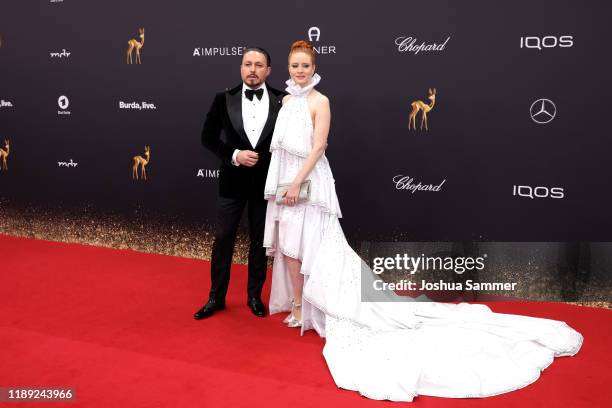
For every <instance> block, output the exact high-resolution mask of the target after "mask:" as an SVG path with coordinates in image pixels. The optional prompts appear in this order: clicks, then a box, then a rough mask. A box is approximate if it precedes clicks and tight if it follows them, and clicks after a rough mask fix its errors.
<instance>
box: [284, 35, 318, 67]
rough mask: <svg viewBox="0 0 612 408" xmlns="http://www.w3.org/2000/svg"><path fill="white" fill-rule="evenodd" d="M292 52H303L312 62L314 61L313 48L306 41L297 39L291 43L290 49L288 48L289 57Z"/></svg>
mask: <svg viewBox="0 0 612 408" xmlns="http://www.w3.org/2000/svg"><path fill="white" fill-rule="evenodd" d="M294 52H305V53H306V54H308V55H310V58H311V59H312V63H313V64H314V63H315V52H314V48H313V47H312V45H311V44H310V43H309V42H308V41H304V40H299V41H296V42H294V43H293V44H291V49H290V50H289V57H291V54H293V53H294Z"/></svg>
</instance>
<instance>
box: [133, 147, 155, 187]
mask: <svg viewBox="0 0 612 408" xmlns="http://www.w3.org/2000/svg"><path fill="white" fill-rule="evenodd" d="M144 154H145V157H146V158H145V157H142V156H134V157H132V162H133V164H132V179H136V180H138V167H140V178H141V179H143V180H146V179H147V170H146V169H145V167H146V166H147V165H148V164H149V160H151V146H145V153H144Z"/></svg>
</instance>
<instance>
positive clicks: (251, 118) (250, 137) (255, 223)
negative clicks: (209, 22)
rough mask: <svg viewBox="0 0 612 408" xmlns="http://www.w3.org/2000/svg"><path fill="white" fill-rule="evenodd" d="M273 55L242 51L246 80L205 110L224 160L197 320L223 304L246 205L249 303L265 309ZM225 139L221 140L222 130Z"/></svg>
mask: <svg viewBox="0 0 612 408" xmlns="http://www.w3.org/2000/svg"><path fill="white" fill-rule="evenodd" d="M270 71H271V68H270V55H269V54H268V52H267V51H266V50H264V49H262V48H247V49H246V50H245V51H244V53H243V56H242V63H241V64H240V75H241V77H242V84H240V85H238V86H237V87H235V88H232V89H228V90H226V91H225V92H220V93H218V94H217V95H216V96H215V99H214V100H213V103H212V106H211V107H210V111H209V112H208V114H207V115H206V120H205V122H204V128H203V130H202V144H203V145H204V146H205V147H206V148H207V149H208V150H210V151H212V152H213V153H214V154H216V155H217V156H218V157H219V158H220V159H221V171H220V173H219V198H218V204H217V221H216V222H217V225H216V233H215V242H214V244H213V249H212V257H211V261H210V263H211V267H210V275H211V288H210V294H209V299H208V302H207V303H206V304H205V305H204V306H203V307H202V308H201V309H200V310H198V311H197V312H196V313H195V315H194V318H195V319H197V320H199V319H203V318H205V317H208V316H211V315H212V314H214V313H215V312H216V311H217V310H222V309H225V295H226V293H227V288H228V285H229V278H230V268H231V265H232V256H233V254H234V244H235V241H236V232H237V230H238V224H239V222H240V218H241V216H242V212H243V211H244V207H245V206H247V207H248V219H249V240H250V245H249V260H248V262H249V263H248V269H249V278H248V285H247V286H248V287H247V294H248V297H247V305H248V306H249V307H250V309H251V310H252V312H253V313H254V314H255V315H256V316H259V317H263V316H265V314H266V308H265V306H264V304H263V302H262V301H261V290H262V287H263V284H264V281H265V279H266V268H267V258H266V250H265V248H264V247H263V236H264V227H265V220H266V206H267V201H266V200H264V196H263V195H264V185H265V183H266V176H267V174H268V166H269V165H270V158H271V153H270V142H271V140H272V133H273V131H274V124H275V122H276V116H277V114H278V111H279V109H280V107H281V101H282V98H283V96H284V93H283V92H281V91H279V90H277V89H274V88H272V87H270V86H268V85H267V84H266V78H267V77H268V75H270ZM222 131H223V133H224V134H225V140H222V139H221V132H222Z"/></svg>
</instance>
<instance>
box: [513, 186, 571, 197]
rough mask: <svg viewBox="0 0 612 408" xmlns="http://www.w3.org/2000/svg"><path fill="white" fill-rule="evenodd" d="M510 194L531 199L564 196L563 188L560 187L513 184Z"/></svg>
mask: <svg viewBox="0 0 612 408" xmlns="http://www.w3.org/2000/svg"><path fill="white" fill-rule="evenodd" d="M512 195H513V196H515V197H525V198H530V199H532V200H533V199H536V198H565V190H563V188H562V187H544V186H537V187H532V186H522V185H517V184H515V185H514V186H512Z"/></svg>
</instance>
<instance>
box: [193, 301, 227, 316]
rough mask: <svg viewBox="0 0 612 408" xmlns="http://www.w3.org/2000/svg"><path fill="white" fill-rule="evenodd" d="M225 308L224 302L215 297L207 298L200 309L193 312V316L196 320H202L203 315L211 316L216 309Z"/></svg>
mask: <svg viewBox="0 0 612 408" xmlns="http://www.w3.org/2000/svg"><path fill="white" fill-rule="evenodd" d="M223 309H225V302H224V301H218V300H215V299H209V300H208V303H206V304H205V305H204V306H203V307H202V308H201V309H200V310H198V311H197V312H195V314H194V315H193V318H194V319H196V320H202V319H204V318H205V317H209V316H212V315H213V314H214V313H215V312H216V311H217V310H223Z"/></svg>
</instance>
